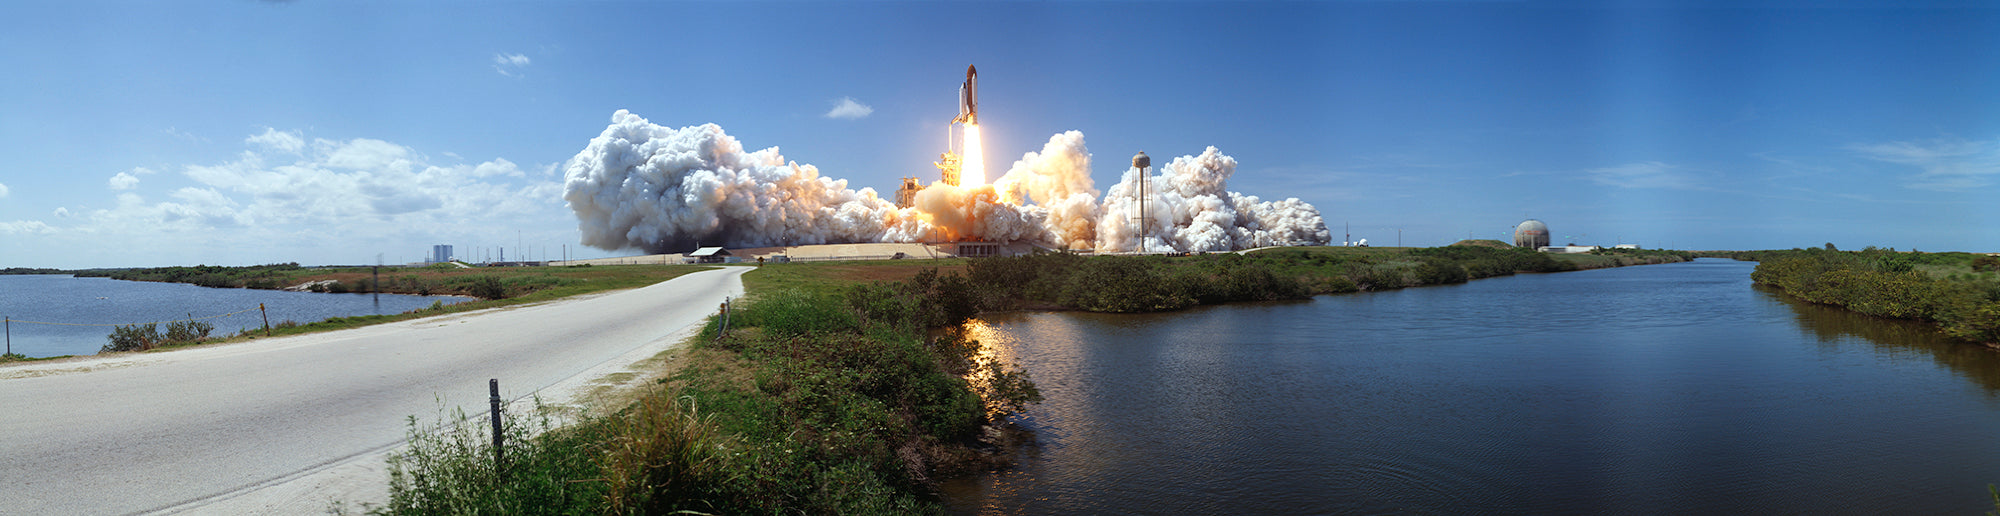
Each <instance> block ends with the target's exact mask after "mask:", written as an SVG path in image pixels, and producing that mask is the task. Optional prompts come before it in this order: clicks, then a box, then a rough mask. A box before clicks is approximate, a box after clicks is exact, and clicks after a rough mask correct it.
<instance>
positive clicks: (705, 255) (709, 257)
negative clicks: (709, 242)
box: [687, 247, 729, 263]
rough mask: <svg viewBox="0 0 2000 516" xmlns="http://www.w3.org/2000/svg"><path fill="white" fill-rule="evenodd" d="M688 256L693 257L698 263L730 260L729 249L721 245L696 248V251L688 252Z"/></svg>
mask: <svg viewBox="0 0 2000 516" xmlns="http://www.w3.org/2000/svg"><path fill="white" fill-rule="evenodd" d="M687 256H688V258H690V259H693V260H694V261H695V262H696V263H726V262H729V250H728V249H723V248H720V247H703V248H701V249H696V250H694V252H692V253H688V255H687Z"/></svg>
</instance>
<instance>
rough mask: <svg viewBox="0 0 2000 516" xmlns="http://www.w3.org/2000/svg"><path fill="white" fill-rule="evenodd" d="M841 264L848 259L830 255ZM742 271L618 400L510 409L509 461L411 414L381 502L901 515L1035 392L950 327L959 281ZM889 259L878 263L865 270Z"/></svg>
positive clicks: (974, 455)
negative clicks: (731, 291)
mask: <svg viewBox="0 0 2000 516" xmlns="http://www.w3.org/2000/svg"><path fill="white" fill-rule="evenodd" d="M829 266H833V267H839V266H841V265H829ZM794 271H795V269H787V268H785V267H766V268H765V269H762V270H759V271H753V272H750V273H748V274H746V275H745V277H744V279H745V282H746V284H747V287H748V288H749V289H750V291H751V292H752V293H753V294H752V297H753V300H752V302H749V303H744V304H742V305H740V306H739V308H738V309H736V310H734V311H733V312H732V313H730V314H728V315H727V316H726V317H720V316H718V317H716V318H713V319H712V320H711V322H710V324H709V326H708V327H707V328H706V329H704V331H703V332H702V333H701V334H700V336H699V337H697V339H696V341H695V343H694V344H693V345H692V346H690V348H689V349H686V350H681V351H679V353H680V354H679V356H677V357H676V358H675V360H673V364H672V365H671V366H670V367H671V368H672V370H673V372H672V373H671V374H669V375H668V376H666V377H665V378H664V379H662V380H661V381H660V382H658V383H657V384H655V385H652V386H649V387H647V388H645V390H644V392H641V393H639V395H638V398H637V400H636V401H634V402H632V403H631V404H629V405H626V406H623V407H620V408H617V409H616V410H613V411H609V412H603V413H600V414H596V415H589V416H585V417H583V418H582V419H581V420H580V421H579V422H576V423H574V424H570V425H566V426H562V427H559V428H554V427H553V425H549V424H547V422H546V420H543V419H539V418H537V417H536V416H534V415H518V416H514V417H511V418H510V420H509V421H508V423H507V428H508V433H509V434H511V435H512V437H511V438H510V440H512V441H514V442H518V443H521V444H518V445H513V446H510V447H508V448H507V449H506V451H507V455H506V459H505V463H506V465H505V466H504V467H496V466H495V463H494V461H493V459H492V451H491V448H489V447H487V446H486V445H485V444H484V443H485V442H486V439H487V438H486V436H485V435H483V434H482V433H481V432H480V430H481V429H482V428H483V425H464V426H460V427H458V430H457V431H454V432H447V433H443V434H439V433H434V432H430V431H428V430H427V429H423V428H417V427H415V425H413V429H412V434H411V435H412V443H411V447H410V448H409V450H408V451H407V452H405V453H402V454H400V455H398V456H397V457H396V458H395V459H393V460H392V462H391V478H390V484H391V491H390V493H391V500H390V503H389V505H387V506H386V507H381V508H376V509H375V512H378V513H383V514H666V513H675V512H677V511H692V512H693V513H701V514H911V513H931V512H937V511H938V510H940V509H939V506H938V505H937V504H936V503H935V501H934V498H933V497H932V496H931V495H930V494H929V492H930V486H931V485H932V482H933V481H934V479H936V478H939V477H943V476H950V475H956V474H962V473H965V472H969V471H974V470H977V469H979V468H984V467H988V466H989V465H991V464H993V463H994V462H995V461H997V460H999V458H1000V457H1002V454H1000V453H997V452H998V451H999V450H1001V449H1003V448H1004V446H1003V445H1005V444H1006V443H1005V441H1006V440H1007V439H1008V435H1009V433H1008V432H1006V431H1004V430H1003V429H1002V427H1001V426H995V424H996V423H999V422H1002V421H1004V420H1005V418H1006V417H1007V416H1008V415H1010V414H1012V413H1015V412H1017V411H1019V410H1022V409H1023V408H1025V406H1026V405H1027V404H1029V403H1033V402H1035V401H1038V400H1039V399H1040V397H1039V394H1038V393H1037V392H1036V390H1035V388H1034V384H1033V383H1032V382H1031V381H1029V380H1028V378H1027V376H1026V375H1025V374H1023V373H1021V372H1019V371H1017V370H1014V369H1012V368H1011V367H1009V366H1008V365H1007V364H1001V363H999V362H996V361H994V360H992V359H991V358H987V357H985V356H983V355H981V354H980V353H979V351H980V345H979V343H978V342H975V341H969V340H967V339H965V338H964V335H963V334H962V333H960V332H957V331H953V330H952V329H953V328H958V327H960V326H961V325H962V323H964V322H965V321H967V320H968V319H970V318H971V317H972V316H973V315H975V314H976V313H977V309H978V306H977V302H976V301H975V298H974V297H973V294H972V293H971V292H970V291H968V290H965V289H959V288H954V285H956V284H957V282H962V281H963V280H962V277H960V276H959V275H957V274H956V273H951V272H947V273H942V274H941V273H939V272H937V271H936V270H935V269H924V270H918V271H917V272H915V273H914V274H913V275H912V276H911V277H909V278H908V279H905V280H901V281H893V282H891V281H874V282H863V281H859V280H854V279H852V277H851V276H849V277H846V279H845V280H843V279H833V278H835V277H829V279H827V280H823V281H814V282H809V283H810V284H805V282H801V281H799V278H797V277H794V276H792V275H791V273H792V272H794ZM874 272H881V271H874Z"/></svg>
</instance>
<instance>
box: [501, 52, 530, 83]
mask: <svg viewBox="0 0 2000 516" xmlns="http://www.w3.org/2000/svg"><path fill="white" fill-rule="evenodd" d="M531 62H532V61H531V60H529V59H528V56H524V55H521V54H493V71H496V72H500V75H505V76H508V77H517V78H518V77H520V76H521V72H522V71H523V70H526V69H527V68H528V64H529V63H531Z"/></svg>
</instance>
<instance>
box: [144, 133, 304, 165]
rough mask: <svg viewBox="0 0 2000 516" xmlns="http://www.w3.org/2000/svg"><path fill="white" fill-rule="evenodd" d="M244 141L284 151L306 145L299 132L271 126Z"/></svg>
mask: <svg viewBox="0 0 2000 516" xmlns="http://www.w3.org/2000/svg"><path fill="white" fill-rule="evenodd" d="M243 142H244V143H250V144H255V145H261V146H263V147H264V148H267V149H271V150H275V151H283V152H298V151H300V150H303V149H305V147H306V140H305V138H303V137H300V135H299V133H297V132H284V131H279V130H277V129H272V128H269V127H266V128H264V133H263V134H255V135H251V136H250V137H249V138H244V139H243ZM140 170H144V169H143V168H142V169H140Z"/></svg>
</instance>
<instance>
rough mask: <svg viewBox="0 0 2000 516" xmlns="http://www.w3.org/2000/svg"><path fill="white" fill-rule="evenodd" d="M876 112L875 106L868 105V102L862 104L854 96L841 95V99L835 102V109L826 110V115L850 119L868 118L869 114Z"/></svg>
mask: <svg viewBox="0 0 2000 516" xmlns="http://www.w3.org/2000/svg"><path fill="white" fill-rule="evenodd" d="M874 112H875V108H872V107H868V105H867V104H862V103H860V102H857V101H855V100H854V97H841V98H840V100H838V101H835V102H834V103H833V109H832V110H829V111H827V112H826V117H827V118H848V119H854V118H867V117H868V115H870V114H873V113H874Z"/></svg>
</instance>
